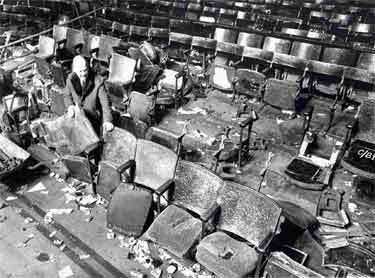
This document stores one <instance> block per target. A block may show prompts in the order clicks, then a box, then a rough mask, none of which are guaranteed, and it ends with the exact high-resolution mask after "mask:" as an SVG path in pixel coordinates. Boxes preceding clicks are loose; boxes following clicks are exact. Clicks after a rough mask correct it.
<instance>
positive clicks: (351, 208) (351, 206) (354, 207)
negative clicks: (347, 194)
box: [348, 203, 358, 213]
mask: <svg viewBox="0 0 375 278" xmlns="http://www.w3.org/2000/svg"><path fill="white" fill-rule="evenodd" d="M348 209H349V211H350V212H352V213H354V212H356V211H357V209H358V206H357V205H356V204H355V203H349V204H348Z"/></svg>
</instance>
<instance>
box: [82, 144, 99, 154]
mask: <svg viewBox="0 0 375 278" xmlns="http://www.w3.org/2000/svg"><path fill="white" fill-rule="evenodd" d="M99 146H100V143H97V144H92V145H90V146H88V147H87V148H86V149H85V150H84V151H83V154H84V155H85V156H90V154H92V153H93V152H94V151H96V150H97V149H98V148H99Z"/></svg>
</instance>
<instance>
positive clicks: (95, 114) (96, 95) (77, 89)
mask: <svg viewBox="0 0 375 278" xmlns="http://www.w3.org/2000/svg"><path fill="white" fill-rule="evenodd" d="M64 97H65V105H66V107H69V106H70V105H75V104H78V106H79V107H81V108H82V109H83V110H84V111H85V113H86V116H87V117H88V118H89V119H90V120H94V121H98V120H101V116H102V120H103V122H112V114H111V108H110V105H109V100H108V96H107V90H106V88H105V85H104V80H103V78H102V77H100V76H94V75H92V74H90V75H89V77H88V79H87V82H86V86H85V88H82V87H81V82H80V80H79V77H78V76H77V74H75V73H74V72H72V73H70V74H69V75H68V78H67V80H66V87H65V93H64Z"/></svg>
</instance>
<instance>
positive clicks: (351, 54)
mask: <svg viewBox="0 0 375 278" xmlns="http://www.w3.org/2000/svg"><path fill="white" fill-rule="evenodd" d="M356 55H357V54H356V52H355V51H353V50H352V49H345V48H331V47H329V48H328V47H327V48H326V49H324V51H323V56H322V62H325V63H330V64H336V65H342V66H353V65H354V64H355V61H356Z"/></svg>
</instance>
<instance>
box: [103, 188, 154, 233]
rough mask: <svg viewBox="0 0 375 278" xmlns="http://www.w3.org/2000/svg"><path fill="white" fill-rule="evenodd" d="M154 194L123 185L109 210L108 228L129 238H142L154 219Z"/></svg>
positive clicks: (112, 200)
mask: <svg viewBox="0 0 375 278" xmlns="http://www.w3.org/2000/svg"><path fill="white" fill-rule="evenodd" d="M151 208H152V193H151V192H149V191H147V190H144V189H141V188H137V187H135V188H133V186H132V185H130V184H125V183H121V184H120V185H119V186H118V187H117V189H116V190H115V191H114V193H113V195H112V198H111V201H110V203H109V207H108V210H107V227H108V228H109V229H113V230H114V231H115V232H118V233H121V234H125V235H127V236H136V237H138V236H140V235H141V234H142V233H143V231H144V230H145V228H146V225H148V224H149V222H150V221H151V217H152V213H151V212H152V209H151Z"/></svg>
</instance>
